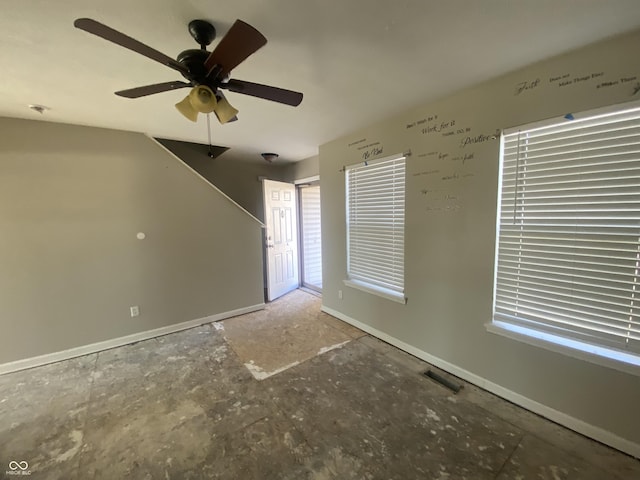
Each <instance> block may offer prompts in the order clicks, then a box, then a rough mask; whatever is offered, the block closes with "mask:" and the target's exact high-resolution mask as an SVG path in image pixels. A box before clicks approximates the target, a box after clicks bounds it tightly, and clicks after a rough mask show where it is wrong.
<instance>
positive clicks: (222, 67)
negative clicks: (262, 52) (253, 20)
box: [204, 20, 267, 78]
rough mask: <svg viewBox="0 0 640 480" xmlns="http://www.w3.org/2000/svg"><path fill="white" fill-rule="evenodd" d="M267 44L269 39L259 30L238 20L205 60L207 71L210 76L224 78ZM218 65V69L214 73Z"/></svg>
mask: <svg viewBox="0 0 640 480" xmlns="http://www.w3.org/2000/svg"><path fill="white" fill-rule="evenodd" d="M266 43H267V39H266V38H265V37H264V35H262V34H261V33H260V32H259V31H258V30H256V29H255V28H253V27H252V26H251V25H249V24H248V23H245V22H243V21H242V20H236V21H235V23H234V24H233V25H232V26H231V28H230V29H229V31H228V32H227V34H226V35H225V36H224V37H223V38H222V40H220V43H218V46H216V48H215V49H214V50H213V52H211V54H210V55H209V57H208V58H207V59H206V60H205V62H204V66H205V69H206V71H207V72H208V73H209V74H212V73H213V72H215V76H219V77H220V78H224V77H225V76H226V75H227V74H228V73H229V72H230V71H231V70H233V69H234V68H236V67H237V66H238V65H240V64H241V63H242V62H243V61H244V60H245V59H246V58H247V57H248V56H249V55H251V54H252V53H255V52H256V51H257V50H258V49H259V48H260V47H262V46H263V45H264V44H266ZM216 65H217V66H218V68H217V69H215V70H213V72H212V69H213V67H215V66H216Z"/></svg>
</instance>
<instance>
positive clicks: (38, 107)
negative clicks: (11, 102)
mask: <svg viewBox="0 0 640 480" xmlns="http://www.w3.org/2000/svg"><path fill="white" fill-rule="evenodd" d="M29 108H30V109H31V110H33V111H34V112H38V113H39V114H41V115H42V114H43V113H44V112H45V111H47V110H51V108H49V107H47V106H46V105H29Z"/></svg>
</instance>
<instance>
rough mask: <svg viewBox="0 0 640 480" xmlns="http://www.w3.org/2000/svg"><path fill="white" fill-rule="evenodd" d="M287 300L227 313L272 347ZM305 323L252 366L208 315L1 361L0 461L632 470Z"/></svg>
mask: <svg viewBox="0 0 640 480" xmlns="http://www.w3.org/2000/svg"><path fill="white" fill-rule="evenodd" d="M289 301H291V302H293V303H296V302H301V303H302V304H303V305H304V304H305V302H306V300H305V299H304V297H300V296H299V295H294V296H287V297H285V298H284V299H282V300H279V301H277V302H274V304H272V305H271V306H270V307H271V311H270V310H269V308H268V309H267V310H266V311H264V312H262V314H263V317H262V318H256V315H254V314H251V315H247V316H245V317H242V318H238V319H235V320H236V321H237V322H236V323H244V320H246V321H247V323H248V324H249V325H253V326H254V327H256V328H257V330H256V331H255V334H256V336H259V335H266V337H265V336H263V337H262V343H268V342H274V347H273V350H274V351H277V350H278V349H279V348H284V349H285V350H286V349H287V348H290V347H287V342H292V341H297V340H296V339H297V338H298V337H296V336H295V335H294V333H295V332H297V331H298V330H299V329H303V331H304V330H305V329H307V330H306V331H307V333H306V334H305V335H302V336H301V338H302V339H303V340H304V339H305V338H307V337H309V336H310V335H311V333H310V330H309V328H310V327H309V326H308V325H305V324H304V323H302V324H301V323H300V322H298V321H297V320H296V312H295V308H294V309H292V310H288V309H286V308H284V307H283V306H282V305H276V304H275V303H280V304H281V303H287V302H289ZM312 308H314V307H309V310H307V311H306V313H305V315H306V316H307V317H309V316H311V315H313V312H312V311H311V309H312ZM318 309H319V306H318ZM273 310H278V311H280V312H281V314H282V312H288V313H286V315H287V316H288V317H287V318H288V320H289V323H288V324H286V323H287V322H284V321H283V320H282V319H280V320H279V321H280V323H278V324H277V325H279V327H278V328H279V331H281V332H284V333H283V335H282V336H283V338H285V339H286V341H282V339H281V338H278V336H276V335H275V334H273V333H272V332H269V329H268V328H266V327H265V326H264V325H261V321H262V322H264V323H268V322H269V321H271V322H272V321H273V320H274V317H273V315H274V313H273ZM331 322H336V323H335V324H332V323H331ZM224 323H225V327H229V329H233V328H235V327H232V324H233V323H234V321H231V320H227V321H225V322H224ZM272 323H273V322H272ZM318 323H319V324H322V325H329V326H330V329H324V327H322V328H321V329H320V331H319V332H320V333H322V332H325V333H327V335H328V336H329V337H330V338H331V339H332V340H330V341H327V342H321V343H323V345H318V344H314V343H313V342H308V343H307V344H306V345H307V346H306V347H305V348H304V349H302V348H299V349H295V348H293V349H292V350H293V352H294V353H296V354H297V353H299V352H302V351H304V352H307V354H306V355H310V358H308V359H307V360H306V361H301V362H299V363H298V364H297V365H290V363H293V362H289V363H286V361H285V363H283V364H282V365H281V367H280V368H285V369H284V370H282V371H280V373H279V374H277V375H271V376H266V377H265V378H264V379H262V380H261V381H257V380H256V378H255V376H254V375H253V374H252V373H250V371H249V370H248V369H247V367H245V363H248V364H249V365H254V366H255V365H261V364H258V363H253V364H251V363H250V361H249V360H245V359H244V358H240V357H239V356H238V355H237V354H236V351H235V350H236V347H235V346H234V345H233V344H231V342H230V341H229V340H225V335H227V334H228V329H227V328H225V329H221V328H220V326H221V324H219V323H218V324H212V325H204V326H201V327H197V328H192V329H189V330H184V331H181V332H177V333H174V334H171V335H167V336H164V337H160V338H156V339H151V340H146V341H143V342H139V343H136V344H133V345H128V346H124V347H119V348H114V349H112V350H107V351H103V352H100V353H97V354H92V355H87V356H84V357H79V358H74V359H71V360H67V361H64V362H59V363H56V364H51V365H46V366H42V367H37V368H34V369H31V370H23V371H20V372H15V373H10V374H6V375H1V376H0V472H1V471H3V469H6V466H7V465H8V464H9V462H12V461H15V462H28V465H29V471H31V476H30V478H34V479H51V480H57V479H65V480H75V479H78V480H80V479H82V480H87V479H92V480H96V479H105V480H112V479H120V478H127V479H133V480H138V479H139V480H147V479H162V480H167V479H169V480H182V479H185V480H186V479H205V478H215V479H222V480H237V479H243V480H252V479H260V480H349V479H353V480H362V479H365V480H379V479H380V480H382V479H384V480H414V479H415V480H418V479H420V480H423V479H439V480H462V479H468V480H483V479H491V480H496V479H498V480H507V479H522V480H529V479H536V480H539V479H548V480H557V479H562V480H572V479H576V480H591V479H593V480H601V479H607V480H627V479H637V478H640V461H638V460H635V459H633V458H631V457H629V456H626V455H624V454H622V453H620V452H617V451H615V450H613V449H610V448H607V447H605V446H603V445H601V444H599V443H597V442H593V441H591V440H588V439H586V438H585V437H582V436H581V435H578V434H576V433H574V432H571V431H569V430H567V429H564V428H562V427H560V426H559V425H557V424H554V423H552V422H549V421H547V420H544V419H543V418H541V417H539V416H537V415H534V414H532V413H530V412H527V411H525V410H523V409H521V408H518V407H517V406H515V405H513V404H511V403H509V402H505V401H503V400H501V399H499V398H497V397H496V396H494V395H491V394H489V393H487V392H485V391H483V390H480V389H479V388H477V387H474V386H473V385H469V384H465V385H464V388H463V389H462V390H461V391H460V393H458V394H457V395H454V394H453V393H452V392H451V391H450V390H448V389H446V388H444V387H442V386H441V385H439V384H437V383H435V382H432V381H430V380H429V379H426V378H425V377H424V375H422V372H424V371H425V370H426V369H427V368H433V367H430V366H429V365H427V364H426V363H425V362H423V361H421V360H419V359H417V358H415V357H412V356H411V355H408V354H406V353H404V352H402V351H400V350H398V349H396V348H394V347H392V346H390V345H388V344H386V343H384V342H381V341H379V340H377V339H375V338H372V337H370V336H368V335H365V336H361V337H359V338H356V339H353V338H354V337H357V336H358V335H361V333H360V332H357V331H355V330H354V329H352V328H351V327H349V326H347V325H344V324H343V325H340V323H341V322H339V320H335V319H330V320H328V319H327V318H320V320H319V322H318ZM296 325H299V326H298V327H297V328H296V327H295V326H296ZM236 327H237V326H236ZM259 327H262V330H261V329H260V328H259ZM237 329H238V330H241V329H240V327H237ZM334 331H337V332H338V333H342V334H344V335H346V337H342V339H338V338H337V337H339V335H335V334H334ZM316 333H317V334H318V335H319V334H320V333H318V330H316ZM349 333H351V335H349ZM303 340H301V341H303ZM343 342H347V343H343ZM230 344H231V347H234V348H230ZM330 347H338V348H333V349H330V350H328V351H325V350H326V349H329V348H330ZM247 348H248V347H247ZM323 349H324V350H323ZM321 352H323V353H321ZM320 353H321V354H320ZM289 357H290V358H293V357H295V355H293V354H291V353H289ZM256 358H260V357H256ZM265 358H266V355H265ZM300 358H302V356H301V357H300ZM273 365H274V363H271V364H267V363H263V364H262V367H261V368H265V370H264V372H266V373H272V372H273V371H274V369H273ZM251 368H254V367H251ZM255 368H256V369H257V368H258V367H255ZM256 371H257V370H256ZM264 372H262V373H264ZM262 373H261V374H262Z"/></svg>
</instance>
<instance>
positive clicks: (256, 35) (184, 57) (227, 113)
mask: <svg viewBox="0 0 640 480" xmlns="http://www.w3.org/2000/svg"><path fill="white" fill-rule="evenodd" d="M73 25H74V26H75V27H76V28H79V29H81V30H84V31H86V32H89V33H92V34H93V35H97V36H98V37H102V38H104V39H105V40H108V41H110V42H113V43H115V44H117V45H120V46H122V47H125V48H128V49H129V50H132V51H134V52H137V53H139V54H140V55H144V56H145V57H147V58H150V59H151V60H155V61H156V62H159V63H162V64H163V65H166V66H167V67H169V68H172V69H174V70H176V71H178V72H180V73H181V74H182V76H183V77H184V78H185V79H186V80H187V81H186V82H183V81H173V82H163V83H156V84H153V85H145V86H143V87H136V88H130V89H127V90H120V91H118V92H115V94H116V95H119V96H121V97H126V98H139V97H144V96H146V95H153V94H155V93H161V92H167V91H169V90H175V89H177V88H187V87H191V92H189V95H187V96H186V97H185V98H184V100H182V101H181V102H178V103H177V104H176V108H177V109H178V111H180V113H182V114H183V115H184V116H185V117H186V118H188V119H189V120H191V121H193V122H195V121H196V120H197V118H198V113H211V112H213V113H215V114H216V117H217V118H218V120H219V121H220V123H227V122H230V121H234V120H237V116H236V114H237V113H238V110H236V109H235V108H233V107H232V106H231V105H230V104H229V102H228V101H227V99H226V98H225V96H224V95H223V93H222V92H221V90H229V91H231V92H235V93H242V94H245V95H251V96H254V97H258V98H264V99H266V100H271V101H274V102H278V103H284V104H286V105H291V106H294V107H296V106H298V105H300V102H302V93H299V92H294V91H292V90H285V89H283V88H278V87H272V86H269V85H262V84H260V83H252V82H247V81H245V80H238V79H233V78H229V74H230V73H231V70H233V69H234V68H235V67H237V66H238V65H239V64H240V63H242V62H243V61H244V60H245V59H247V57H249V56H250V55H251V54H253V53H255V52H256V51H257V50H258V49H259V48H260V47H262V46H263V45H265V44H266V43H267V39H266V38H265V37H264V35H262V34H261V33H260V32H259V31H258V30H256V29H255V28H254V27H252V26H251V25H249V24H248V23H245V22H243V21H242V20H236V21H235V23H234V24H233V25H232V26H231V28H230V29H229V31H228V32H227V34H226V35H225V36H224V37H223V38H222V40H220V42H219V43H218V45H217V46H216V47H215V48H214V49H213V51H211V52H209V51H207V49H206V47H207V46H208V45H209V44H211V42H212V41H213V40H214V38H215V36H216V30H215V28H214V27H213V25H211V23H209V22H207V21H205V20H193V21H191V22H189V33H190V34H191V36H192V37H193V39H194V40H195V41H196V42H198V44H199V45H200V49H199V50H197V49H190V50H185V51H183V52H181V53H180V54H179V55H178V57H177V58H176V60H174V59H173V58H171V57H169V56H167V55H165V54H163V53H161V52H159V51H157V50H155V49H153V48H151V47H149V46H147V45H145V44H144V43H141V42H139V41H138V40H135V39H133V38H131V37H129V36H127V35H125V34H123V33H120V32H118V31H117V30H114V29H113V28H111V27H108V26H107V25H104V24H102V23H100V22H98V21H96V20H92V19H90V18H78V19H77V20H76V21H74V22H73Z"/></svg>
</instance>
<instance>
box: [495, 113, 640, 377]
mask: <svg viewBox="0 0 640 480" xmlns="http://www.w3.org/2000/svg"><path fill="white" fill-rule="evenodd" d="M575 117H576V118H575V119H573V118H572V117H571V120H568V119H566V118H565V119H562V120H561V121H558V120H556V121H555V122H553V123H551V122H547V124H546V125H540V124H538V125H535V126H524V127H521V128H519V129H512V130H511V131H505V132H504V134H503V136H502V155H501V181H500V200H499V205H498V209H499V210H498V241H497V247H496V275H495V288H494V313H493V325H494V326H495V325H498V326H501V327H504V328H507V329H511V330H513V331H517V332H520V333H524V334H525V335H533V336H535V337H537V338H541V339H543V340H545V341H551V342H555V343H559V344H562V345H565V346H568V347H570V348H577V349H580V350H582V351H584V352H589V354H596V355H602V356H605V357H609V358H613V359H617V360H622V361H625V362H628V363H633V364H635V365H640V355H638V354H640V108H628V107H627V108H626V109H620V108H619V107H618V108H617V109H616V110H615V111H613V110H611V109H609V111H607V112H605V113H603V112H602V111H601V112H599V113H598V114H596V115H594V114H590V115H588V116H587V115H575Z"/></svg>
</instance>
